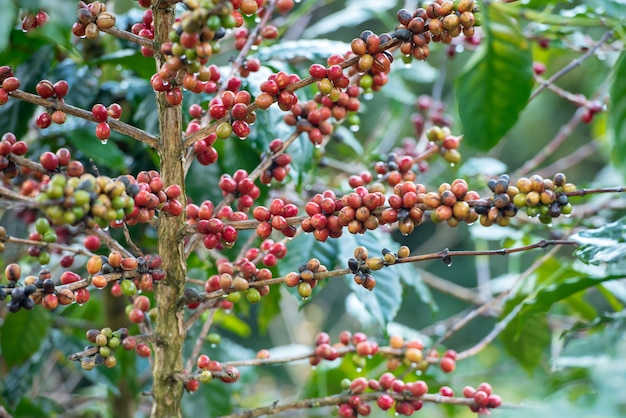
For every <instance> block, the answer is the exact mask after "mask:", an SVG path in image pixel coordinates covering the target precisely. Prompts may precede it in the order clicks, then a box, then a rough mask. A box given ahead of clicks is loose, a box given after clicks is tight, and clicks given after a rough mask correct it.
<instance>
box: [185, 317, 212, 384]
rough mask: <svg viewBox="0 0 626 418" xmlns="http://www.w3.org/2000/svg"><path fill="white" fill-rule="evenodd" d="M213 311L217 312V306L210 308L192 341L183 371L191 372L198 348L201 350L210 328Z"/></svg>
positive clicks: (198, 352) (198, 351)
mask: <svg viewBox="0 0 626 418" xmlns="http://www.w3.org/2000/svg"><path fill="white" fill-rule="evenodd" d="M215 312H217V308H212V309H211V310H210V311H209V316H208V317H207V319H206V320H205V321H204V324H202V329H201V330H200V333H199V334H198V337H197V338H196V342H195V343H194V346H193V349H192V350H191V355H190V356H189V358H188V359H187V363H186V364H185V372H187V373H191V371H192V369H193V365H194V361H195V359H197V358H198V355H199V354H200V350H202V346H203V345H204V341H205V339H206V336H207V335H208V333H209V331H210V330H211V326H212V325H213V318H214V317H215Z"/></svg>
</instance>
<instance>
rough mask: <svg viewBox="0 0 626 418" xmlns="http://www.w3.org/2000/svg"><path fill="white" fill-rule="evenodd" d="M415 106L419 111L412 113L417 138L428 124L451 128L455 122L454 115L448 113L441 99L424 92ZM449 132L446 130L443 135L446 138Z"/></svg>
mask: <svg viewBox="0 0 626 418" xmlns="http://www.w3.org/2000/svg"><path fill="white" fill-rule="evenodd" d="M415 107H416V110H417V111H416V112H415V113H413V114H412V115H411V122H412V123H413V129H414V131H415V137H416V138H420V137H421V136H422V134H423V133H424V128H425V127H426V126H438V127H439V128H450V127H451V126H452V124H453V120H452V116H451V115H450V114H448V113H446V105H445V103H444V102H442V101H441V100H435V99H434V98H433V97H431V96H429V95H427V94H422V95H420V96H419V97H418V98H417V100H416V101H415ZM447 134H448V133H447V132H446V135H443V137H444V138H445V137H446V136H447ZM437 138H439V135H438V136H437Z"/></svg>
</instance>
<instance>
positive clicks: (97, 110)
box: [91, 103, 109, 122]
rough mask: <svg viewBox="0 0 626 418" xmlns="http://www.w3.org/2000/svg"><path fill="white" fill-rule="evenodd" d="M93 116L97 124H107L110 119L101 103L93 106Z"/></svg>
mask: <svg viewBox="0 0 626 418" xmlns="http://www.w3.org/2000/svg"><path fill="white" fill-rule="evenodd" d="M91 114H92V115H93V117H94V118H95V119H96V122H105V121H106V120H107V118H108V117H109V112H108V110H107V108H106V106H104V105H103V104H101V103H96V104H95V105H93V107H92V108H91Z"/></svg>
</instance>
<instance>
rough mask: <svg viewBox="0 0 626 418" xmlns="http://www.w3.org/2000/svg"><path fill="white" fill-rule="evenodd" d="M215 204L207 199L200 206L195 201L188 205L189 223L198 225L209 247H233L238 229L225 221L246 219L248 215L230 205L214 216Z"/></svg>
mask: <svg viewBox="0 0 626 418" xmlns="http://www.w3.org/2000/svg"><path fill="white" fill-rule="evenodd" d="M214 210H215V205H214V204H213V202H211V201H210V200H205V201H204V202H202V203H201V204H200V205H199V206H198V205H196V204H193V203H190V204H188V205H187V209H186V214H187V223H189V224H191V225H195V226H196V232H197V233H199V234H202V235H204V237H203V241H202V242H203V244H204V247H205V248H207V249H213V248H218V249H221V248H224V247H227V248H231V247H232V246H233V245H234V243H235V241H236V240H237V236H238V233H237V230H236V229H235V228H234V227H233V226H232V225H227V224H224V221H245V220H247V219H248V215H247V214H246V213H244V212H241V211H236V212H235V211H233V209H232V208H231V207H230V206H224V207H223V208H222V209H221V210H220V211H219V212H217V213H216V214H215V216H213V212H214Z"/></svg>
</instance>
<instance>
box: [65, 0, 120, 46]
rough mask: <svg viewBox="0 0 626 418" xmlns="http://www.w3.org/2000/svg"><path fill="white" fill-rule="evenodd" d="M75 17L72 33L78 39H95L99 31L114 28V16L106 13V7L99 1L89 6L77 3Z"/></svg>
mask: <svg viewBox="0 0 626 418" xmlns="http://www.w3.org/2000/svg"><path fill="white" fill-rule="evenodd" d="M77 17H78V20H77V21H76V23H74V26H72V33H73V34H74V35H76V36H78V37H80V38H87V39H95V38H97V37H98V35H99V34H100V31H101V30H107V29H111V28H112V27H113V26H115V15H113V14H112V13H110V12H107V8H106V5H105V4H104V3H102V2H100V1H94V2H93V3H89V4H86V3H85V2H83V1H81V2H79V3H78V13H77Z"/></svg>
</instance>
